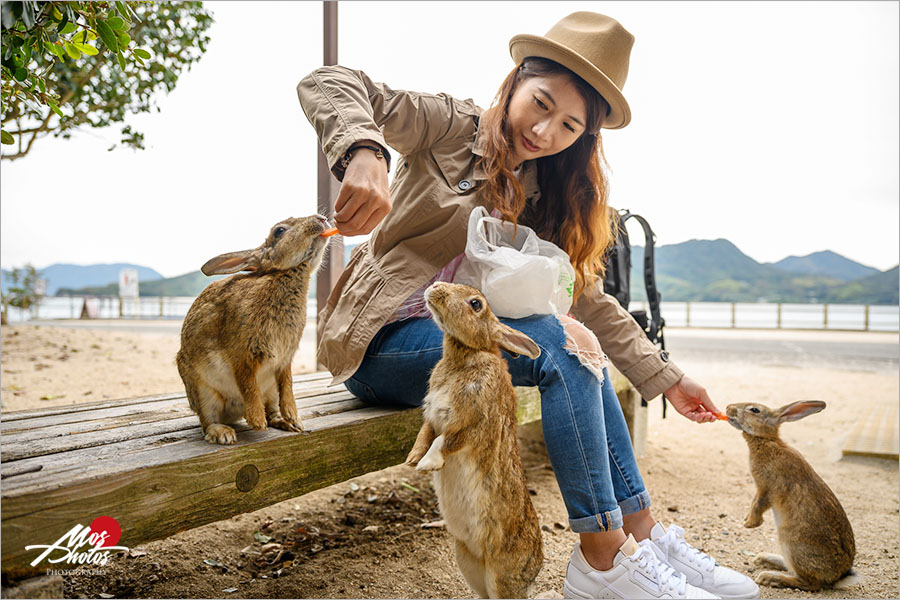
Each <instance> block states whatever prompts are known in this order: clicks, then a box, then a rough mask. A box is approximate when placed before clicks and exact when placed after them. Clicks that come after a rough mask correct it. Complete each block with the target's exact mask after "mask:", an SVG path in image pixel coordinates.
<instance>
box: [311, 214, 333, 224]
mask: <svg viewBox="0 0 900 600" xmlns="http://www.w3.org/2000/svg"><path fill="white" fill-rule="evenodd" d="M314 216H315V217H316V220H318V221H319V222H320V223H322V225H324V226H325V227H331V222H330V221H329V220H328V217H323V216H322V215H320V214H316V215H314Z"/></svg>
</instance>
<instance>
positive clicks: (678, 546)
mask: <svg viewBox="0 0 900 600" xmlns="http://www.w3.org/2000/svg"><path fill="white" fill-rule="evenodd" d="M660 540H662V542H663V544H664V545H665V546H666V548H668V549H670V550H671V549H675V551H676V552H678V554H679V555H681V556H683V557H685V558H687V559H688V561H690V562H691V564H695V565H697V566H698V567H700V568H701V569H703V570H704V571H706V572H707V573H712V571H713V569H715V568H716V560H715V559H714V558H713V557H712V556H710V555H709V554H706V553H705V552H701V551H700V550H697V549H696V548H694V547H693V546H691V545H690V544H688V543H687V540H685V539H684V529H682V528H681V527H678V526H677V525H669V529H668V530H667V531H666V533H665V535H663V536H662V537H661V538H660Z"/></svg>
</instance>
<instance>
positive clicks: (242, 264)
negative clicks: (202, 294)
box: [200, 248, 259, 275]
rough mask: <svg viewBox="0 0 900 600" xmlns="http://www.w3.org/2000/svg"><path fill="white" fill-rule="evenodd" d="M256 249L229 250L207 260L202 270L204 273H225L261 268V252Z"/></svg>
mask: <svg viewBox="0 0 900 600" xmlns="http://www.w3.org/2000/svg"><path fill="white" fill-rule="evenodd" d="M258 250H259V249H258V248H257V249H255V250H241V251H240V252H228V253H226V254H220V255H219V256H217V257H215V258H211V259H209V260H208V261H206V264H204V265H203V266H202V267H200V270H201V271H202V272H203V274H204V275H223V274H225V273H237V272H238V271H255V270H256V269H258V268H259V252H258Z"/></svg>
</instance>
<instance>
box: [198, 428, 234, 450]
mask: <svg viewBox="0 0 900 600" xmlns="http://www.w3.org/2000/svg"><path fill="white" fill-rule="evenodd" d="M204 439H205V440H206V441H207V442H209V443H210V444H222V445H223V446H227V445H230V444H233V443H235V442H236V441H237V434H236V433H235V432H234V429H232V428H231V427H229V426H228V425H221V424H219V423H214V424H212V425H209V426H208V427H207V428H206V435H205V436H204Z"/></svg>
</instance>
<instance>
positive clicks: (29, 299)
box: [2, 265, 41, 320]
mask: <svg viewBox="0 0 900 600" xmlns="http://www.w3.org/2000/svg"><path fill="white" fill-rule="evenodd" d="M38 279H40V273H38V271H37V270H36V269H35V268H34V267H33V266H32V265H25V266H24V267H22V268H21V269H13V270H12V271H10V272H9V283H10V285H9V288H8V290H7V293H5V294H3V298H2V302H3V314H4V317H5V315H6V312H7V308H8V307H9V306H15V307H16V308H21V309H23V310H28V309H29V308H35V309H36V308H37V305H38V303H39V302H40V300H41V297H40V295H39V294H38V293H37V292H38V289H37V288H38ZM4 320H5V319H4Z"/></svg>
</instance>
